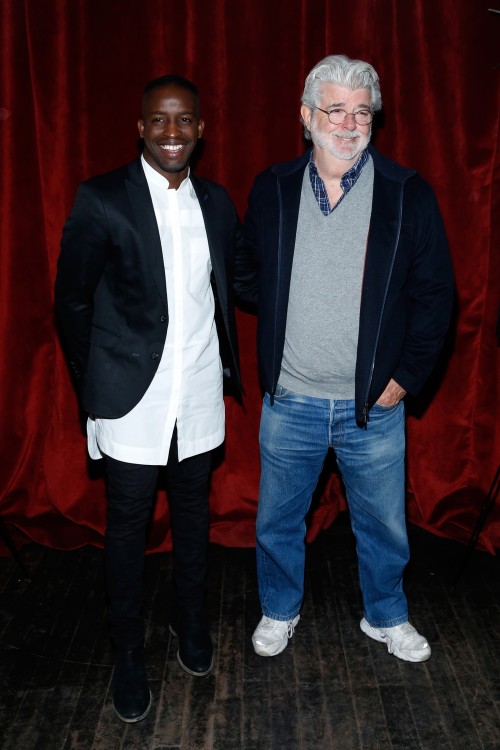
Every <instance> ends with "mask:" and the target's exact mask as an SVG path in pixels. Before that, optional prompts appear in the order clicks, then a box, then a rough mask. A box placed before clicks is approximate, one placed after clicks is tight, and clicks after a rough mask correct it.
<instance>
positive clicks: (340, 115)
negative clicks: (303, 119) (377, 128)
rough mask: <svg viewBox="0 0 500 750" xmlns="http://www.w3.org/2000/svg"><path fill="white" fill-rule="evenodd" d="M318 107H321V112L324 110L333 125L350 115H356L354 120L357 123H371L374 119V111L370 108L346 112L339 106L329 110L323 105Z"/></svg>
mask: <svg viewBox="0 0 500 750" xmlns="http://www.w3.org/2000/svg"><path fill="white" fill-rule="evenodd" d="M316 109H319V111H320V112H324V113H325V115H328V119H329V120H330V122H331V123H332V125H341V124H342V123H343V122H345V120H346V119H347V118H348V117H349V116H350V115H352V116H353V117H354V121H355V122H356V124H357V125H369V124H370V123H371V121H372V120H373V112H370V110H369V109H358V111H357V112H346V111H345V109H337V108H335V109H330V110H327V109H321V107H316Z"/></svg>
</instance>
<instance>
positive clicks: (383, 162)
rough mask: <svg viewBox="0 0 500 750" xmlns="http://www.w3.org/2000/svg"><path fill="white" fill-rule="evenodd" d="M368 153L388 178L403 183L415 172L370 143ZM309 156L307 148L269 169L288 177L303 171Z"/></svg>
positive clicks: (309, 152)
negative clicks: (384, 154)
mask: <svg viewBox="0 0 500 750" xmlns="http://www.w3.org/2000/svg"><path fill="white" fill-rule="evenodd" d="M368 153H369V154H370V156H371V157H372V159H373V166H374V168H375V170H376V171H377V172H379V173H380V174H381V175H382V176H383V177H385V178H386V179H388V180H393V181H394V182H399V183H403V182H406V180H407V179H408V178H409V177H412V176H413V175H414V174H416V172H415V170H414V169H408V168H407V167H402V166H401V165H400V164H396V162H395V161H392V159H388V158H387V157H386V156H382V154H381V153H380V151H377V149H376V148H375V147H374V146H372V145H371V144H369V145H368ZM310 158H311V149H308V150H307V151H306V152H305V153H304V154H302V156H299V158H298V159H293V160H292V161H287V162H283V163H281V164H275V165H274V166H272V167H271V171H272V172H273V173H274V174H275V175H276V176H277V177H289V176H291V175H293V174H295V173H296V172H299V171H304V169H305V168H306V166H307V165H308V163H309V159H310Z"/></svg>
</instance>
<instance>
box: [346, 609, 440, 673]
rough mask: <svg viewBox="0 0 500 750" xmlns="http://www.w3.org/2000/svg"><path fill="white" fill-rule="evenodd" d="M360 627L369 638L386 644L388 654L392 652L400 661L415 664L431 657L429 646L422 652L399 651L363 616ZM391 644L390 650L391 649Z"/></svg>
mask: <svg viewBox="0 0 500 750" xmlns="http://www.w3.org/2000/svg"><path fill="white" fill-rule="evenodd" d="M359 627H360V629H361V630H362V631H363V633H364V634H365V635H367V636H368V638H371V639H372V640H373V641H377V643H385V645H386V646H387V651H388V652H389V653H390V654H393V655H394V656H397V657H398V659H401V660H402V661H409V662H411V663H412V664H416V663H418V662H422V661H428V660H429V659H430V658H431V650H430V648H429V651H428V652H427V651H426V652H424V653H420V654H419V653H415V652H412V651H410V652H408V651H400V650H399V648H397V646H393V644H392V641H390V640H389V639H388V638H387V636H386V635H380V634H379V633H378V632H377V631H376V630H375V628H372V627H371V625H370V623H369V622H366V620H365V619H364V618H363V620H361V622H360V623H359ZM391 646H392V651H391Z"/></svg>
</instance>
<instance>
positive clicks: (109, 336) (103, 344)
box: [90, 323, 121, 349]
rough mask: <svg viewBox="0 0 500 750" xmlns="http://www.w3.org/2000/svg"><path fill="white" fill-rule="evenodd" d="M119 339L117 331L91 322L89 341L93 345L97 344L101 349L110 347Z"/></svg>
mask: <svg viewBox="0 0 500 750" xmlns="http://www.w3.org/2000/svg"><path fill="white" fill-rule="evenodd" d="M120 339H121V334H119V333H118V331H112V330H110V329H109V328H101V326H98V325H95V323H93V324H92V328H91V331H90V343H91V344H93V345H94V346H99V347H100V348H101V349H112V348H113V347H115V346H116V345H117V343H118V342H119V341H120Z"/></svg>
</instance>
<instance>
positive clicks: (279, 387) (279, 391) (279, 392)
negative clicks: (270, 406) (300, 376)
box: [274, 383, 290, 399]
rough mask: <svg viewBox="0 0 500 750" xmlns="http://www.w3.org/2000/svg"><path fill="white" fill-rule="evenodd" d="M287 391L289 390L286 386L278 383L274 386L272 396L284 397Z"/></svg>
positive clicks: (276, 397)
mask: <svg viewBox="0 0 500 750" xmlns="http://www.w3.org/2000/svg"><path fill="white" fill-rule="evenodd" d="M289 393H290V391H288V390H287V389H286V388H283V386H282V385H280V384H279V383H278V385H277V386H276V390H275V391H274V398H275V399H284V398H286V396H288V394H289Z"/></svg>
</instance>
